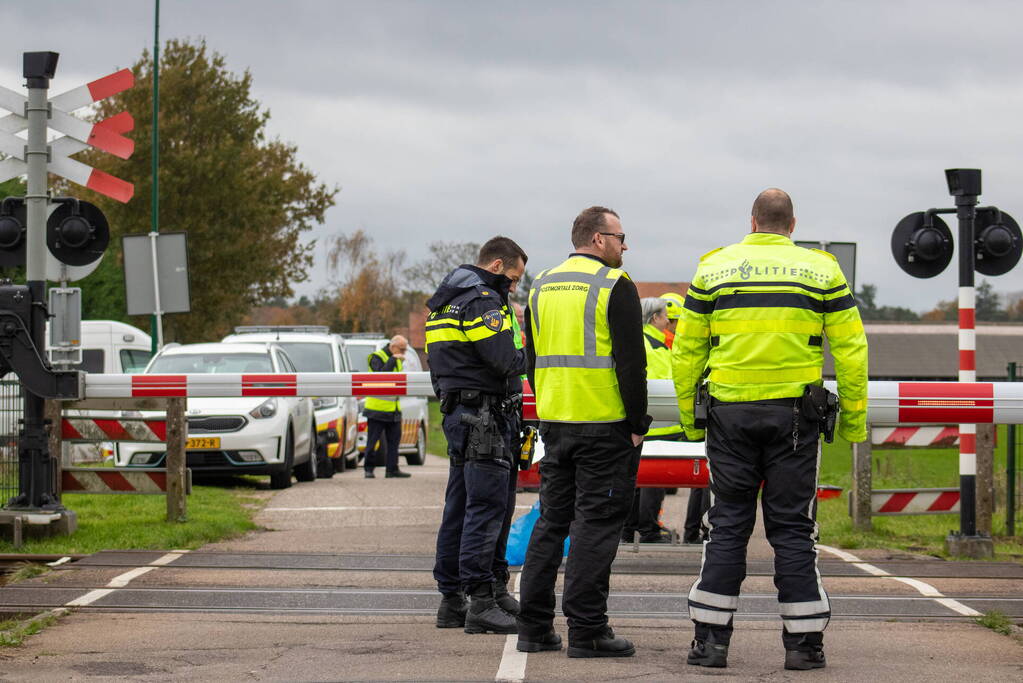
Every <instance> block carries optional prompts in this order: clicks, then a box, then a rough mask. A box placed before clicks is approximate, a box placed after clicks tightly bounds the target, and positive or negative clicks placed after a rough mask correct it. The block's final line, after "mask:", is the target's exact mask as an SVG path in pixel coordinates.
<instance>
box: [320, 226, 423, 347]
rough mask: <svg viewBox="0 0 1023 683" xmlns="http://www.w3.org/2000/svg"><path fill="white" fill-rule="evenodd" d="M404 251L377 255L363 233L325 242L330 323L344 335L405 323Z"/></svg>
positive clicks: (385, 331) (386, 330)
mask: <svg viewBox="0 0 1023 683" xmlns="http://www.w3.org/2000/svg"><path fill="white" fill-rule="evenodd" d="M404 262H405V254H404V253H403V252H392V253H387V254H383V255H378V254H377V252H376V250H375V249H374V248H373V239H372V238H371V237H370V236H369V235H367V234H366V233H365V232H364V231H362V230H357V231H355V232H354V233H352V234H351V235H344V234H340V235H334V236H332V237H331V238H330V240H329V241H328V243H327V269H328V271H329V272H330V279H331V288H330V290H331V294H333V293H334V292H336V298H333V297H332V298H333V301H334V302H335V311H334V319H333V321H332V322H333V324H334V325H335V329H339V330H344V331H345V332H381V333H383V334H390V332H391V331H392V330H394V329H395V328H397V327H400V326H402V325H405V324H407V321H408V312H409V310H410V305H411V302H410V300H409V296H408V294H407V292H405V290H404V289H403V287H402V280H401V277H400V275H401V272H402V264H403V263H404Z"/></svg>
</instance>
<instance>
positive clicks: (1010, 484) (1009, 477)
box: [1005, 362, 1016, 536]
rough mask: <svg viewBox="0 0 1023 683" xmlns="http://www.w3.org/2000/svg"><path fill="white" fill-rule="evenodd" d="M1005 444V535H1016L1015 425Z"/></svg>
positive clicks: (1011, 367) (1013, 367) (1013, 374)
mask: <svg viewBox="0 0 1023 683" xmlns="http://www.w3.org/2000/svg"><path fill="white" fill-rule="evenodd" d="M1008 380H1009V381H1010V382H1015V381H1016V363H1015V362H1012V363H1009V377H1008ZM1005 432H1006V442H1007V443H1006V444H1005V479H1006V482H1005V534H1006V535H1007V536H1015V535H1016V425H1013V424H1011V425H1009V426H1008V427H1006V430H1005Z"/></svg>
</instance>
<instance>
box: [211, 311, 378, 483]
mask: <svg viewBox="0 0 1023 683" xmlns="http://www.w3.org/2000/svg"><path fill="white" fill-rule="evenodd" d="M234 331H235V333H234V334H232V335H230V336H228V337H224V343H227V344H237V343H243V344H245V343H252V342H264V343H266V342H272V343H274V344H276V345H277V346H279V347H280V348H282V349H284V352H285V353H286V354H288V358H289V359H290V360H291V361H292V362H293V363H294V364H295V367H297V368H298V371H299V372H351V370H350V368H349V365H348V357H347V356H346V355H345V353H344V351H343V350H342V348H341V341H340V340H339V339H338V338H337V337H336V336H335V335H333V334H330V330H329V329H328V328H326V327H322V326H315V325H258V326H248V327H236V328H234ZM313 410H315V411H316V430H317V437H318V439H317V444H316V456H317V461H316V473H317V475H318V476H320V477H323V478H329V477H331V476H333V474H334V473H335V472H344V471H345V465H346V463H347V460H348V458H351V459H352V461H353V464H354V460H355V457H356V455H357V451H356V446H357V445H358V431H357V429H358V422H359V400H358V399H357V398H355V397H354V396H321V397H317V398H314V399H313Z"/></svg>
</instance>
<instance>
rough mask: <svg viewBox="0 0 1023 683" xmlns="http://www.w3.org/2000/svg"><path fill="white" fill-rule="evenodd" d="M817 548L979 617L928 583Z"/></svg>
mask: <svg viewBox="0 0 1023 683" xmlns="http://www.w3.org/2000/svg"><path fill="white" fill-rule="evenodd" d="M817 547H818V548H820V549H821V550H826V551H828V552H829V553H831V554H832V555H835V556H837V557H839V558H841V559H842V560H845V561H846V562H849V563H851V564H852V565H853V566H854V567H856V568H857V569H860V570H862V571H865V572H867V573H868V574H873V575H874V576H881V577H884V578H886V579H891V580H892V581H899V582H900V583H904V584H906V585H907V586H912V587H913V588H915V589H917V590H918V591H919V592H920V594H921V595H923V596H924V597H928V598H933V599H934V601H935V602H936V603H938V604H939V605H942V606H943V607H947V608H949V609H950V610H952V611H953V612H958V613H959V614H962V615H963V616H966V617H979V616H981V614H980V612H978V611H977V610H975V609H973V608H972V607H967V606H966V605H964V604H963V603H961V602H959V601H958V600H954V599H952V598H946V597H945V596H944V594H942V592H941V591H939V590H938V589H937V588H935V587H934V586H932V585H931V584H929V583H926V582H924V581H921V580H919V579H912V578H909V577H906V576H892V575H891V574H889V573H888V572H886V571H885V570H883V569H881V568H880V567H875V566H874V565H872V564H868V563H866V562H864V561H863V560H861V559H860V558H858V557H856V556H855V555H853V554H852V553H847V552H845V551H844V550H839V549H838V548H832V547H830V546H826V545H821V544H818V545H817Z"/></svg>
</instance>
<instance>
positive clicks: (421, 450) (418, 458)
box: [405, 425, 426, 465]
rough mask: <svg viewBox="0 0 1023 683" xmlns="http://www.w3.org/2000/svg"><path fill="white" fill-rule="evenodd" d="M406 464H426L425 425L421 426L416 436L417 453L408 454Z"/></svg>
mask: <svg viewBox="0 0 1023 683" xmlns="http://www.w3.org/2000/svg"><path fill="white" fill-rule="evenodd" d="M405 462H407V463H408V464H410V465H423V464H425V463H426V428H425V427H423V425H419V433H418V434H417V435H416V452H415V453H409V454H407V455H406V456H405Z"/></svg>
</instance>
